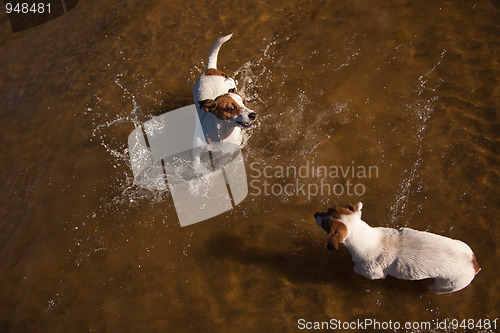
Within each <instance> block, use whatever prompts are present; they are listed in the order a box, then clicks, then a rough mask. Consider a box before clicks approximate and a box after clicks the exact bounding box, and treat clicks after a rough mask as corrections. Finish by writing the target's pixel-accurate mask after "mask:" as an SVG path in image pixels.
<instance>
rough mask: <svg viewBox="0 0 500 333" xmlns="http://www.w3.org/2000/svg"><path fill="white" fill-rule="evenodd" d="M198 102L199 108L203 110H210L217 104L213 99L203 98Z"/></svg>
mask: <svg viewBox="0 0 500 333" xmlns="http://www.w3.org/2000/svg"><path fill="white" fill-rule="evenodd" d="M198 103H199V104H200V108H202V109H203V110H205V112H211V111H213V110H214V109H215V107H216V106H217V103H216V102H215V101H214V100H213V99H205V100H203V101H199V102H198Z"/></svg>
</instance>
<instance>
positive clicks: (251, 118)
mask: <svg viewBox="0 0 500 333" xmlns="http://www.w3.org/2000/svg"><path fill="white" fill-rule="evenodd" d="M248 118H250V120H252V121H253V120H255V118H257V114H256V113H255V112H250V113H249V114H248Z"/></svg>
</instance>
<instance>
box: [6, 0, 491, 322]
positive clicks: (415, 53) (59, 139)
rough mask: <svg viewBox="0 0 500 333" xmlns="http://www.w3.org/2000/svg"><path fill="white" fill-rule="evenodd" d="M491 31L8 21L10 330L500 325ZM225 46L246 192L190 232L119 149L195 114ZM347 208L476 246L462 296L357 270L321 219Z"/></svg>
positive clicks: (290, 7)
mask: <svg viewBox="0 0 500 333" xmlns="http://www.w3.org/2000/svg"><path fill="white" fill-rule="evenodd" d="M499 22H500V6H499V3H498V2H497V1H493V0H492V1H485V0H478V1H469V0H464V1H442V0H432V1H431V0H421V1H404V0H387V1H364V0H354V1H306V0H304V1H281V0H278V1H273V2H271V3H270V2H266V1H256V0H249V1H241V2H232V3H227V2H226V3H218V2H214V1H203V0H195V1H190V2H186V1H162V0H147V1H132V0H120V1H115V0H113V1H96V0H94V1H92V0H80V3H79V4H78V5H77V6H76V7H75V8H73V9H72V10H71V11H69V12H68V13H67V14H65V15H63V16H61V17H59V18H57V19H54V20H52V21H50V22H48V23H45V24H42V25H40V26H37V27H35V28H32V29H29V30H25V31H22V32H18V33H15V34H14V33H12V31H11V29H10V26H9V21H8V20H7V16H6V15H5V14H3V12H2V14H0V59H1V65H0V125H1V128H2V130H1V131H0V151H1V155H2V158H1V169H0V189H1V191H0V193H1V194H0V295H1V297H0V331H2V332H295V331H301V330H300V328H301V327H304V326H307V325H309V326H311V325H314V322H326V321H328V322H329V323H333V324H339V322H352V321H358V320H359V321H363V322H364V321H365V320H372V321H373V320H375V321H378V322H379V324H380V323H385V324H387V323H389V322H391V323H393V324H395V323H398V324H400V325H401V328H400V329H399V330H396V331H398V332H404V331H419V332H428V331H429V330H428V329H422V327H423V326H421V329H404V325H405V322H407V321H408V322H412V323H417V324H418V323H420V322H429V323H431V324H432V326H431V327H432V328H433V329H434V328H436V327H438V325H443V324H442V323H443V322H444V321H445V320H447V321H448V322H447V324H451V323H452V320H456V321H455V322H453V323H455V324H457V323H458V324H462V325H464V324H465V325H466V329H464V328H462V327H457V328H456V329H453V328H451V329H445V328H444V327H443V326H439V327H438V328H439V329H438V330H436V331H438V332H450V331H451V332H455V331H464V330H465V331H486V332H490V331H495V329H494V326H493V325H494V323H497V325H500V323H498V320H496V318H498V317H499V313H500V311H499V310H500V306H499V299H500V297H499V292H500V291H499V287H500V280H499V279H498V276H499V274H500V270H499V268H498V262H499V260H500V252H499V250H498V249H499V244H500V234H499V228H498V215H499V213H500V211H499V208H500V205H499V204H500V203H499V196H498V186H499V173H500V168H499V160H498V149H499V138H498V133H499V130H500V128H499V121H498V108H499V100H500V91H499V83H498V78H499V74H500V69H499V63H498V59H499V51H500V45H499V34H500V23H499ZM230 32H233V33H234V36H233V38H232V39H231V40H230V41H229V42H228V43H227V44H225V45H224V46H223V48H222V51H221V54H220V56H219V68H221V69H223V70H224V71H226V72H227V73H230V74H231V75H233V76H234V77H235V79H236V80H237V83H238V87H239V89H240V91H242V92H243V93H244V94H245V95H246V97H247V99H248V104H249V106H251V107H252V108H253V109H255V110H256V111H257V112H258V115H259V117H258V121H257V122H256V124H255V125H254V126H253V128H252V129H250V130H249V131H247V133H246V136H247V144H246V146H245V147H244V148H243V155H244V159H245V165H246V171H247V177H248V181H249V194H248V196H247V198H246V199H245V200H244V201H243V202H242V203H241V204H240V205H238V206H237V207H236V208H234V209H233V210H231V211H229V212H226V213H224V214H222V215H219V216H217V217H214V218H212V219H210V220H207V221H204V222H201V223H198V224H195V225H192V226H189V227H184V228H181V227H180V226H179V223H178V219H177V215H176V211H175V208H174V205H173V200H172V197H171V195H170V194H169V192H168V191H156V192H151V191H148V190H144V189H141V188H139V187H138V186H136V185H134V182H133V175H132V171H131V166H130V160H129V157H128V146H127V137H128V135H129V133H130V132H131V131H132V130H133V129H134V128H135V126H140V125H141V124H142V123H144V122H145V121H147V120H149V119H151V118H153V117H155V116H158V115H160V114H163V113H165V112H167V111H170V110H173V109H176V108H180V107H182V106H186V105H189V104H191V103H192V86H193V84H194V82H195V81H196V79H197V77H198V76H199V75H200V73H201V72H202V70H203V68H204V66H205V64H206V57H207V54H208V51H209V49H210V47H211V46H212V44H213V42H214V41H215V40H216V39H217V38H218V37H220V36H221V35H223V34H227V33H230ZM321 167H327V168H328V169H329V170H340V171H339V173H338V174H337V175H335V174H329V175H328V177H319V176H317V174H313V171H311V170H317V169H318V168H321ZM286 168H288V169H289V170H290V169H293V168H295V169H296V170H302V173H301V174H283V173H281V172H280V171H281V170H283V169H286ZM301 168H302V169H301ZM348 168H350V169H348ZM341 170H344V171H346V170H351V171H352V170H355V171H356V172H355V173H352V172H345V173H344V174H342V171H341ZM363 170H364V171H365V172H363ZM368 171H371V172H368ZM289 184H291V185H289ZM325 184H326V185H325ZM287 185H289V186H288V187H286V186H287ZM285 187H286V188H287V189H288V190H290V191H288V192H287V193H285V191H284V190H283V189H284V188H285ZM333 188H335V190H336V192H335V193H332V191H330V193H328V190H331V189H333ZM321 190H323V191H321ZM355 201H363V202H364V209H363V218H364V220H365V221H367V222H368V223H370V224H371V225H373V226H387V227H400V226H408V227H411V228H415V229H419V230H428V231H431V232H435V233H438V234H441V235H444V236H448V237H452V238H457V239H461V240H463V241H465V242H467V243H468V244H469V245H470V247H471V248H472V249H473V250H474V252H475V254H476V256H477V259H478V261H479V263H480V265H481V267H482V270H481V272H480V273H479V275H477V276H476V278H475V279H474V281H473V282H472V284H471V285H470V286H469V287H467V288H466V289H464V290H462V291H460V292H457V293H454V294H451V295H434V294H431V293H430V292H428V291H427V289H426V286H427V284H428V281H417V282H410V281H400V280H396V279H393V278H387V279H386V280H379V281H370V280H367V279H365V278H363V277H361V276H359V275H357V274H355V273H354V272H353V270H352V266H353V264H352V261H351V259H350V255H349V253H348V251H347V250H346V249H345V248H340V249H339V250H338V251H336V252H332V253H327V251H326V234H325V233H324V232H323V231H322V230H320V228H318V227H317V226H316V224H315V223H314V220H313V214H314V213H315V212H316V211H318V210H322V209H325V208H327V207H330V206H335V205H344V204H346V203H348V202H355ZM469 319H470V320H472V324H471V322H469ZM463 320H466V322H463ZM494 320H496V322H494ZM488 323H490V327H488V325H487V324H488ZM470 325H472V326H470ZM415 327H418V326H415ZM330 328H332V327H330ZM352 328H353V329H347V330H336V331H347V332H356V331H357V332H371V331H394V328H397V326H395V325H393V326H392V327H389V326H385V328H386V329H383V328H384V327H379V328H382V329H381V330H375V328H377V327H359V326H354V327H352Z"/></svg>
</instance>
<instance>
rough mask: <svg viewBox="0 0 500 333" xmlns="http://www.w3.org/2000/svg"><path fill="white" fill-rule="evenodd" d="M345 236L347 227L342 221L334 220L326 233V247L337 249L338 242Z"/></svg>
mask: <svg viewBox="0 0 500 333" xmlns="http://www.w3.org/2000/svg"><path fill="white" fill-rule="evenodd" d="M346 237H347V227H346V225H345V224H344V223H342V222H339V221H334V222H333V223H332V226H331V229H330V233H329V234H328V243H327V244H326V249H327V250H328V251H331V250H338V248H339V243H343V242H344V240H345V238H346Z"/></svg>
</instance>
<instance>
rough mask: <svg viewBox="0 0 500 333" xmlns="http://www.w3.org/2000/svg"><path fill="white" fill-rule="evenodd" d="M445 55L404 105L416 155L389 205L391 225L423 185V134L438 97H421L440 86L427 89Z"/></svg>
mask: <svg viewBox="0 0 500 333" xmlns="http://www.w3.org/2000/svg"><path fill="white" fill-rule="evenodd" d="M445 55H446V49H443V51H442V52H441V55H440V57H439V60H438V61H437V63H436V64H435V65H434V66H432V68H431V69H430V70H429V71H428V72H427V73H425V74H424V75H421V76H420V77H419V78H418V85H417V87H416V93H417V96H418V97H417V98H416V100H415V101H414V103H412V104H407V105H406V113H407V114H408V115H409V116H410V118H411V119H412V120H414V123H415V124H416V125H415V127H414V130H415V132H414V134H413V142H415V144H416V145H417V153H416V158H415V161H414V162H413V165H412V166H411V168H410V170H409V171H408V172H406V176H405V178H404V179H403V180H402V181H401V183H400V184H399V188H398V190H397V192H396V196H395V198H394V200H393V203H392V205H391V209H390V211H391V216H390V223H391V224H393V225H394V224H398V221H399V220H400V218H401V217H402V216H403V214H404V212H405V210H406V207H407V205H408V202H409V199H410V197H411V195H412V193H414V192H420V191H421V190H422V184H423V183H422V179H421V178H420V169H421V165H422V162H423V157H422V154H423V150H424V147H423V140H424V134H425V133H424V132H425V129H426V127H427V124H426V123H427V121H428V120H429V119H430V117H431V116H432V113H433V111H434V104H435V102H436V101H437V100H438V99H439V97H438V96H434V97H431V98H429V99H426V98H424V97H423V96H422V93H423V92H424V91H425V90H426V89H430V90H431V91H432V92H435V91H436V90H437V89H438V88H439V87H440V86H441V85H442V83H443V80H442V79H439V80H438V82H437V83H435V84H434V86H433V87H428V84H429V80H430V78H429V77H430V76H431V74H433V73H434V72H435V71H436V69H437V68H438V67H439V65H440V64H441V62H442V61H443V59H444V56H445ZM418 208H419V209H418V211H420V210H421V208H422V206H421V205H420V206H419V207H418ZM407 223H408V221H406V223H405V225H406V224H407Z"/></svg>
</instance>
